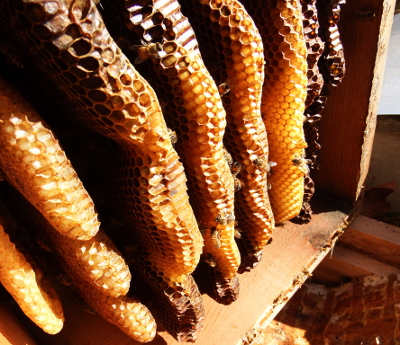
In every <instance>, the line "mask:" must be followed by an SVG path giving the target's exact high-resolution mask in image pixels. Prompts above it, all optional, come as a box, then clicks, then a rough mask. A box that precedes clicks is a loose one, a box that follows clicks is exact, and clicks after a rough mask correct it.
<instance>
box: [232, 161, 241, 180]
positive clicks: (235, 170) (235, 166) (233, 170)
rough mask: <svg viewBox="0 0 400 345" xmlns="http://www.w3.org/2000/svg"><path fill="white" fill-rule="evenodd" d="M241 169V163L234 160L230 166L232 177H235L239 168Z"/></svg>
mask: <svg viewBox="0 0 400 345" xmlns="http://www.w3.org/2000/svg"><path fill="white" fill-rule="evenodd" d="M241 169H242V165H241V164H240V163H238V162H235V163H233V164H232V167H231V173H232V175H233V177H236V175H237V174H239V173H240V170H241Z"/></svg>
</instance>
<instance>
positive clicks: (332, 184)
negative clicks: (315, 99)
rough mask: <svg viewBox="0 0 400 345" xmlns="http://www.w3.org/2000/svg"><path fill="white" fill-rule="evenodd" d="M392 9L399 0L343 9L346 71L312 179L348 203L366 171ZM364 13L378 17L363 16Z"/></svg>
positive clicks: (365, 1) (362, 1)
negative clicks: (318, 166)
mask: <svg viewBox="0 0 400 345" xmlns="http://www.w3.org/2000/svg"><path fill="white" fill-rule="evenodd" d="M394 5H395V0H383V1H382V0H357V1H348V2H347V4H345V5H343V6H342V16H341V20H340V25H339V27H340V32H341V37H342V41H343V46H344V49H345V57H346V68H347V70H346V75H345V77H344V80H343V82H342V83H341V84H340V85H339V86H338V87H337V88H334V87H331V88H330V96H329V97H328V104H327V107H326V109H325V111H324V113H323V116H322V120H321V130H320V137H321V142H322V145H323V146H322V150H321V156H320V157H321V165H320V169H319V171H317V172H316V173H315V176H314V179H315V182H316V185H317V187H318V188H319V190H320V191H324V192H325V193H327V194H328V195H330V196H333V197H336V198H339V199H341V200H343V201H346V202H348V203H353V202H354V201H355V200H357V199H358V197H359V195H360V193H361V190H362V186H363V185H364V181H365V178H366V174H367V172H368V167H369V161H370V156H371V150H372V141H373V137H374V131H375V126H376V112H377V107H378V101H379V94H380V90H381V85H382V79H383V71H384V65H385V60H386V52H387V47H388V42H389V36H390V29H391V26H392V22H393V13H394ZM366 11H372V13H373V14H374V16H373V17H370V18H368V17H365V16H363V13H365V12H366ZM333 148H334V149H333Z"/></svg>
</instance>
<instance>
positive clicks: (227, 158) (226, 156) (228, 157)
mask: <svg viewBox="0 0 400 345" xmlns="http://www.w3.org/2000/svg"><path fill="white" fill-rule="evenodd" d="M223 152H224V159H225V161H226V163H228V165H229V169H232V164H233V159H232V156H231V154H230V153H229V152H228V151H227V150H226V148H225V147H223Z"/></svg>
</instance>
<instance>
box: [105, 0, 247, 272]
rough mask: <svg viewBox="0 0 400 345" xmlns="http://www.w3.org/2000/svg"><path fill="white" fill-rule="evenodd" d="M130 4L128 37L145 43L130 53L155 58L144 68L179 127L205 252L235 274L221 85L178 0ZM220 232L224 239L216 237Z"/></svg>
mask: <svg viewBox="0 0 400 345" xmlns="http://www.w3.org/2000/svg"><path fill="white" fill-rule="evenodd" d="M107 4H109V3H108V2H107V1H105V2H104V6H105V9H106V10H105V12H107ZM112 5H113V4H109V6H110V7H112ZM125 6H126V10H125V11H126V13H127V15H128V17H129V22H128V24H127V25H128V28H129V29H130V31H129V32H128V33H127V35H129V39H130V40H131V41H132V42H134V43H135V42H136V43H140V42H143V43H145V44H142V45H141V46H138V45H137V44H134V45H133V47H134V49H133V50H134V51H135V52H134V53H131V54H130V55H128V56H131V60H132V61H138V60H137V59H138V58H139V59H140V58H141V57H143V56H142V55H140V54H143V53H141V52H142V51H143V50H146V52H147V53H146V54H147V55H145V57H146V58H147V60H148V61H147V62H151V63H150V64H147V65H146V66H145V69H147V70H148V71H149V72H150V73H151V75H152V78H151V80H152V85H153V87H154V88H155V90H156V92H157V94H158V96H159V98H160V100H161V103H162V104H163V112H164V117H165V119H166V122H167V124H168V126H169V128H171V130H172V131H174V132H176V137H177V139H178V140H177V142H176V143H175V148H176V150H177V152H178V154H179V156H180V158H181V159H182V162H183V165H184V167H185V171H186V172H187V176H188V179H189V184H188V185H189V191H188V194H189V197H190V200H191V205H192V206H193V210H194V212H195V215H196V219H197V221H198V223H199V227H200V229H201V232H202V234H203V238H204V248H203V258H204V257H207V255H208V254H211V255H213V257H215V261H216V262H217V265H216V267H215V269H218V270H219V271H220V272H221V274H222V275H223V276H224V277H226V278H229V277H233V276H234V275H235V273H236V271H237V268H238V266H239V264H240V255H239V251H238V249H237V245H236V243H235V240H234V219H235V218H234V209H233V207H234V180H233V177H232V175H231V173H230V170H229V166H228V164H227V163H226V162H225V160H224V159H223V143H222V139H223V135H224V130H225V126H226V119H225V117H226V114H225V110H224V108H223V105H222V102H221V99H220V95H219V92H218V88H217V86H216V84H215V82H214V81H213V80H212V78H211V76H210V74H209V73H208V71H207V69H206V67H205V66H204V63H203V60H202V59H201V56H200V53H199V50H198V46H197V41H196V39H195V36H194V32H193V30H192V28H191V26H190V24H189V22H188V20H187V18H186V17H184V16H183V15H182V13H181V12H180V8H179V4H178V2H177V1H175V0H174V1H168V2H163V1H154V2H153V1H150V2H148V3H146V5H143V3H142V2H140V1H127V2H126V3H125ZM105 14H106V13H105ZM157 47H158V48H157ZM153 49H155V51H154V50H153ZM143 65H144V64H143ZM138 68H139V67H138ZM215 232H217V236H218V238H219V242H220V245H215V241H214V240H213V236H212V233H215Z"/></svg>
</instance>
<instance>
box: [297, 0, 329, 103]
mask: <svg viewBox="0 0 400 345" xmlns="http://www.w3.org/2000/svg"><path fill="white" fill-rule="evenodd" d="M300 3H301V5H302V12H303V31H304V38H305V40H306V48H307V66H308V71H307V78H308V84H307V98H306V103H305V106H306V108H308V107H309V106H310V105H311V104H312V103H313V102H314V99H315V98H316V97H318V96H319V94H320V93H321V89H322V87H323V84H324V81H323V77H322V74H321V73H320V72H319V68H318V61H319V59H320V57H321V55H322V53H323V52H324V48H325V43H324V42H323V41H322V39H321V38H320V37H319V36H318V33H319V22H318V14H317V7H316V0H301V1H300Z"/></svg>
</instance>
